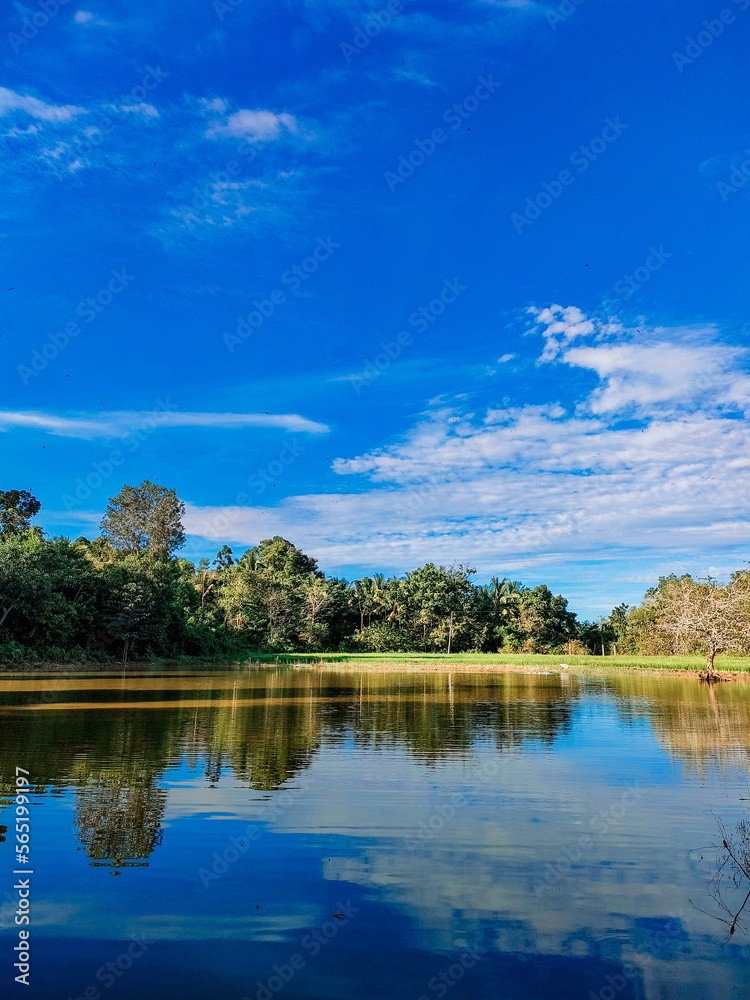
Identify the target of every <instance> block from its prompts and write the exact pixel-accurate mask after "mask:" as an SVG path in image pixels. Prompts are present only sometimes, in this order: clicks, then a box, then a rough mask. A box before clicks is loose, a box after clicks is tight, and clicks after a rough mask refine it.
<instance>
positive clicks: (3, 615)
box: [0, 604, 13, 625]
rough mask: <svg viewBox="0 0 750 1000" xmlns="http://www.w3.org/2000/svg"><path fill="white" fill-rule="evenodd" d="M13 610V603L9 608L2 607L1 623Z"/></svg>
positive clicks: (0, 623)
mask: <svg viewBox="0 0 750 1000" xmlns="http://www.w3.org/2000/svg"><path fill="white" fill-rule="evenodd" d="M12 610H13V605H12V604H10V605H8V607H7V608H3V609H2V611H3V613H2V615H0V625H2V624H3V622H4V621H5V619H6V618H7V617H8V615H9V614H10V613H11V611H12Z"/></svg>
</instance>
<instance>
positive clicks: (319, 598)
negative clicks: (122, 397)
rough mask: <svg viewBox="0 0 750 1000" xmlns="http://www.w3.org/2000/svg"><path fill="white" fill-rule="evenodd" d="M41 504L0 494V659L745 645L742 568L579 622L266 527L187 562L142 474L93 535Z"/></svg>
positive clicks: (170, 507) (466, 581) (525, 594)
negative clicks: (317, 553) (240, 544)
mask: <svg viewBox="0 0 750 1000" xmlns="http://www.w3.org/2000/svg"><path fill="white" fill-rule="evenodd" d="M40 509H41V508H40V504H39V501H38V500H37V499H36V498H35V497H33V496H32V495H31V494H30V493H28V492H26V491H20V490H10V491H7V492H2V491H0V661H3V662H8V661H10V662H14V661H24V660H26V661H28V660H34V659H43V660H51V661H63V662H64V661H76V660H97V659H99V660H111V659H121V660H123V661H128V660H133V659H148V658H154V657H178V656H197V657H220V656H222V655H230V654H237V653H239V654H242V653H245V652H247V653H252V652H255V651H259V652H265V653H268V652H296V651H303V652H304V651H306V652H311V653H317V652H324V651H340V652H358V651H359V652H376V653H391V652H424V653H451V652H454V653H458V652H478V653H479V652H481V653H494V652H513V653H515V652H523V653H561V654H568V655H573V654H585V653H601V654H605V653H606V654H612V653H615V654H616V653H641V654H672V653H679V652H696V651H698V650H702V651H703V652H705V653H706V655H707V662H708V666H709V669H710V670H712V669H713V658H714V656H715V654H716V653H717V652H720V651H725V650H726V651H734V652H738V653H750V571H748V570H739V571H737V572H736V573H734V574H733V576H732V579H731V581H730V582H729V583H728V584H727V585H721V584H719V583H717V582H716V581H713V580H704V581H701V580H694V579H693V578H692V577H690V576H688V575H684V576H681V577H676V576H670V577H664V578H662V579H660V580H659V583H658V585H657V586H656V587H654V588H652V589H651V590H649V591H648V592H647V594H646V596H645V598H644V600H643V602H642V603H641V604H640V605H639V606H638V607H635V608H628V607H627V605H624V604H621V605H619V606H618V607H616V608H614V609H613V611H612V613H611V614H610V615H609V616H608V617H606V618H604V619H602V620H601V621H599V622H593V623H592V622H583V621H579V620H578V618H577V617H576V615H575V614H574V613H573V612H572V611H570V610H569V609H568V602H567V600H566V599H565V598H564V597H563V596H562V595H559V594H558V595H555V594H553V593H552V591H551V590H550V589H549V588H548V587H546V586H545V585H540V586H537V587H526V586H524V585H523V584H522V583H521V582H520V581H517V580H511V579H508V578H506V577H502V578H499V577H492V579H491V581H490V583H489V584H486V585H481V586H480V585H477V584H475V583H474V582H473V580H472V576H473V575H474V572H475V571H474V570H473V569H472V568H471V567H468V566H464V565H454V566H450V567H445V566H436V565H434V564H433V563H427V564H425V565H424V566H420V567H418V568H417V569H414V570H412V571H411V572H409V573H407V574H406V575H405V576H403V577H390V578H386V577H384V576H383V575H380V574H375V575H373V576H366V577H363V578H362V579H359V580H355V581H353V582H350V581H347V580H343V579H339V578H337V577H326V576H325V574H324V573H323V572H322V571H321V570H320V569H319V567H318V564H317V561H316V560H315V559H314V558H312V557H311V556H308V555H306V554H305V553H304V552H302V551H301V550H300V549H298V548H297V547H296V546H295V545H293V544H292V543H291V542H289V541H287V540H286V539H284V538H281V537H280V536H278V535H277V536H275V537H273V538H268V539H264V540H263V541H261V542H259V543H258V544H257V545H255V546H252V547H251V548H248V549H247V550H246V551H245V552H243V553H242V555H241V556H240V557H239V558H235V553H234V552H233V551H232V549H231V548H230V547H229V546H228V545H224V546H222V547H221V548H220V549H219V551H218V552H217V554H216V557H215V558H214V559H213V560H208V559H202V560H201V561H200V562H199V563H198V564H197V565H196V564H195V563H193V562H191V561H189V560H186V559H182V558H180V557H179V556H178V555H177V553H178V551H179V549H180V548H182V546H183V545H184V543H185V535H184V529H183V520H182V519H183V515H184V504H183V503H182V501H180V500H179V498H178V497H177V495H176V493H175V491H174V490H172V489H167V488H166V487H164V486H159V485H156V484H154V483H151V482H149V481H148V480H146V481H144V482H143V483H141V485H140V486H138V487H134V486H123V488H122V489H121V490H120V492H119V493H118V494H117V495H116V496H114V497H112V498H111V499H110V501H109V502H108V504H107V508H106V511H105V513H104V517H103V518H102V521H101V524H100V531H101V535H100V536H99V537H97V538H94V539H88V538H85V537H80V538H77V539H75V540H74V541H72V540H70V539H68V538H64V537H58V538H50V537H48V536H47V534H46V533H45V532H44V531H43V530H42V529H41V528H39V527H38V526H36V525H32V524H31V521H32V520H33V518H34V517H36V516H37V515H38V513H39V511H40Z"/></svg>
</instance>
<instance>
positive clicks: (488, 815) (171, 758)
mask: <svg viewBox="0 0 750 1000" xmlns="http://www.w3.org/2000/svg"><path fill="white" fill-rule="evenodd" d="M749 721H750V686H747V687H745V686H744V685H740V684H731V685H730V684H726V685H721V686H720V687H717V688H713V689H710V688H708V687H707V686H705V685H699V684H698V683H697V682H696V681H693V680H682V679H675V678H653V677H645V676H639V675H627V676H623V677H616V678H607V679H603V678H585V677H580V676H575V675H574V676H568V675H559V674H557V673H554V674H542V675H534V674H464V673H454V674H449V673H425V674H415V673H408V672H404V673H391V672H389V673H378V672H368V673H363V674H361V675H360V674H357V673H355V672H349V671H347V672H340V673H338V672H335V671H331V670H324V671H320V670H314V669H302V670H295V669H273V670H253V671H247V670H246V669H244V670H240V669H238V670H234V671H227V670H221V671H217V672H215V673H212V672H207V673H202V674H195V673H185V674H177V673H171V674H143V675H133V676H129V677H126V678H121V677H118V678H111V677H102V676H94V675H88V676H81V675H77V676H70V677H55V678H53V679H50V681H47V680H43V681H41V682H40V681H39V680H35V679H32V678H15V677H5V678H1V679H0V727H2V736H3V739H2V742H1V743H0V776H1V777H2V781H3V785H2V793H3V795H4V796H5V797H4V798H3V799H2V800H1V802H2V804H3V805H5V804H6V803H8V795H9V793H10V792H11V790H12V784H11V782H12V775H13V774H14V768H15V766H16V764H19V763H20V764H21V765H22V766H23V767H24V768H26V769H28V770H29V771H30V773H31V776H32V778H33V780H34V783H35V790H36V796H35V805H34V814H33V815H34V822H35V826H34V830H35V848H34V849H35V850H36V852H37V853H36V859H37V860H36V861H35V864H36V865H37V866H38V868H39V870H40V872H42V873H43V875H41V876H40V878H41V880H42V882H41V884H42V889H40V890H39V892H40V895H39V899H38V903H39V907H40V910H39V911H37V912H41V914H42V918H41V919H42V924H41V926H40V927H39V930H38V933H39V935H43V941H44V943H43V944H40V947H39V950H38V953H37V954H38V955H39V970H40V971H39V979H38V989H39V992H38V993H37V994H35V995H38V996H40V997H46V996H50V997H51V996H58V995H59V989H58V986H57V985H56V984H55V978H54V969H55V968H59V967H60V964H62V967H64V968H65V969H66V970H67V971H66V975H67V977H68V979H67V980H66V983H67V982H68V981H69V983H70V985H69V989H70V991H71V992H70V995H71V996H72V997H73V996H78V995H81V992H82V991H83V989H84V988H85V986H86V985H87V984H88V983H89V982H91V981H92V977H93V976H95V974H96V971H97V969H98V968H99V966H100V965H101V963H102V962H103V961H104V960H105V959H106V958H107V957H108V955H109V952H111V951H112V947H113V946H112V942H116V943H117V947H121V946H122V947H125V945H126V944H127V941H128V940H129V939H130V938H133V937H135V936H137V935H138V934H146V935H147V936H148V938H149V940H153V941H155V942H156V944H155V945H154V946H153V947H149V948H148V949H147V950H146V952H145V954H144V956H143V958H142V959H139V962H138V964H137V966H134V967H133V969H132V970H129V971H128V976H127V979H125V978H123V981H122V983H120V982H119V981H118V982H117V983H114V984H113V985H112V986H111V995H113V996H114V995H117V991H118V990H121V993H122V996H123V997H124V996H128V997H140V996H143V997H146V996H151V995H153V992H152V991H153V977H157V979H158V981H159V983H160V988H159V995H160V996H162V997H164V998H171V997H172V996H173V995H174V996H175V997H176V996H182V997H188V998H192V997H196V998H197V997H199V996H200V997H203V996H206V995H210V996H212V997H215V998H217V1000H223V998H224V997H232V998H234V1000H240V998H241V997H243V996H251V997H255V996H256V995H257V996H259V997H262V998H263V1000H269V996H274V995H277V993H278V994H279V995H282V996H286V995H289V996H297V997H318V996H320V997H323V996H325V997H338V996H342V997H343V996H348V997H350V996H352V995H356V996H373V997H375V996H377V997H384V996H388V997H391V996H393V997H404V998H407V997H412V998H414V1000H416V998H417V997H421V996H428V997H442V996H448V995H449V996H451V997H452V996H455V997H456V998H458V997H459V996H461V997H467V998H468V997H477V998H485V1000H492V998H495V997H501V996H502V997H508V996H518V997H535V996H540V997H541V996H545V997H546V996H549V995H555V996H562V997H568V996H570V997H574V996H580V997H586V996H589V994H590V993H593V995H594V996H595V997H596V996H600V997H601V998H602V1000H606V998H609V1000H612V996H617V997H640V996H645V997H649V998H651V997H653V998H656V997H659V998H660V1000H661V998H662V997H672V996H675V997H677V996H680V997H706V998H713V997H719V996H722V997H724V996H730V995H732V992H733V990H735V988H737V987H739V988H741V989H746V988H747V986H748V982H747V972H746V971H745V969H746V959H747V957H748V952H747V948H746V945H745V944H744V942H739V943H738V942H736V941H732V942H731V944H728V943H727V941H726V940H725V934H724V931H723V929H722V928H721V927H719V926H718V924H717V923H716V922H715V921H712V919H711V918H710V917H709V916H708V915H706V914H703V913H701V912H700V910H699V909H698V908H696V906H695V905H693V902H691V900H693V901H700V902H702V896H701V893H705V876H706V866H705V865H704V864H703V861H702V859H700V857H699V856H695V855H693V856H689V852H690V851H691V849H693V848H695V847H696V846H698V845H700V844H702V843H704V842H705V841H706V837H707V835H708V836H710V834H712V833H713V828H712V826H711V822H712V821H711V818H710V815H709V814H708V812H707V810H708V808H709V807H711V808H715V809H719V810H722V811H723V815H725V817H726V819H727V822H728V823H730V822H731V821H732V817H733V815H734V814H736V815H739V814H740V813H741V810H742V808H743V807H742V805H741V804H740V796H741V795H742V794H746V793H744V792H743V791H742V789H743V787H744V784H745V782H746V780H747V764H748V748H749V747H750V727H748V722H749ZM7 815H10V813H9V812H3V813H2V814H0V820H3V821H4V822H5V823H8V820H7V819H6V818H5V817H6V816H7ZM8 839H9V838H8ZM3 849H5V845H3ZM76 849H78V850H76ZM7 856H8V855H7V854H5V855H4V854H3V853H2V851H0V858H3V857H7ZM112 873H120V874H121V875H122V877H121V878H120V879H113V880H105V881H102V877H103V876H106V875H108V874H112ZM347 905H350V906H351V907H353V908H354V910H355V911H356V912H354V913H353V915H352V917H351V920H349V918H346V920H345V919H344V916H342V915H341V914H342V912H343V911H342V910H341V907H346V906H347ZM334 913H338V914H339V916H338V917H336V918H333V917H332V914H334ZM326 927H329V932H330V927H333V928H335V933H334V934H333V936H331V937H326V931H325V928H326ZM316 931H320V934H322V936H323V937H322V942H323V943H320V947H319V949H318V952H316V954H315V955H312V950H313V946H312V945H310V946H309V947H307V948H306V947H305V946H304V945H303V942H304V941H305V939H306V936H309V935H314V933H315V932H316ZM72 940H74V941H75V945H74V946H73V945H72V944H71V941H72ZM310 940H311V941H315V940H316V938H315V937H314V936H313V937H312V938H311V939H310ZM470 947H471V948H475V949H481V958H478V959H477V960H476V962H475V964H473V965H471V966H470V967H469V966H466V967H461V966H460V957H461V955H464V954H465V953H466V949H467V948H470ZM115 954H116V951H115ZM293 954H299V955H300V956H301V959H300V961H302V960H304V966H300V968H299V969H295V970H294V976H293V981H292V980H290V983H289V985H288V986H287V985H284V984H282V985H283V990H279V991H276V990H275V989H273V988H271V987H269V986H268V981H269V978H270V977H272V976H274V975H277V976H278V975H279V974H278V973H274V972H273V968H274V965H278V966H280V967H283V968H284V969H286V968H287V966H288V965H289V961H290V956H291V955H293ZM477 954H478V953H477ZM383 955H388V958H389V965H388V967H387V968H385V967H384V966H383V961H382V956H383ZM467 961H468V960H467ZM456 962H459V965H456ZM56 963H57V965H56ZM290 968H291V966H290ZM461 968H463V971H461ZM451 969H452V972H451ZM441 972H442V973H444V974H445V976H444V978H442V979H441V978H440V974H441ZM459 973H460V975H459ZM45 977H46V978H45ZM149 977H150V978H149ZM165 977H166V980H167V982H166V985H164V981H165ZM94 981H95V980H94ZM430 984H432V985H430ZM66 988H68V986H67V985H66ZM264 989H265V990H266V991H270V992H269V994H268V995H266V994H264V993H263V990H264ZM55 990H57V992H55ZM75 990H78V991H79V992H72V991H75ZM443 990H444V991H445V992H442V991H443ZM609 990H614V994H610V993H609V992H608V991H609ZM66 995H67V994H66ZM108 995H110V990H109V988H108Z"/></svg>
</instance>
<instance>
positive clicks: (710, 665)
mask: <svg viewBox="0 0 750 1000" xmlns="http://www.w3.org/2000/svg"><path fill="white" fill-rule="evenodd" d="M715 656H716V650H715V649H709V651H708V653H707V654H706V670H707V671H708V673H709V674H710V675H711V676H713V674H714V657H715Z"/></svg>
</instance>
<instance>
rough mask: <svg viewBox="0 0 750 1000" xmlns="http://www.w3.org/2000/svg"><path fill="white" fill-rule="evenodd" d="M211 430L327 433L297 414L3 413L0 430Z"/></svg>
mask: <svg viewBox="0 0 750 1000" xmlns="http://www.w3.org/2000/svg"><path fill="white" fill-rule="evenodd" d="M144 424H145V425H146V426H155V427H160V428H161V427H163V428H166V427H209V428H213V429H215V430H238V429H242V428H248V427H278V428H282V429H283V430H286V431H292V432H301V433H309V434H325V433H327V432H328V430H329V428H328V427H327V425H326V424H321V423H317V422H316V421H314V420H308V419H307V418H306V417H301V416H299V414H296V413H177V412H174V411H171V410H163V411H159V410H157V411H142V412H139V411H119V412H112V413H108V414H106V415H105V416H92V415H91V414H83V415H79V416H75V417H61V416H58V415H56V414H52V413H40V412H14V411H9V410H4V411H0V431H8V430H10V429H11V428H14V427H17V428H32V429H36V430H43V431H47V432H48V433H50V434H56V435H58V436H60V437H70V438H84V439H87V440H92V439H94V438H112V437H119V436H122V435H125V434H129V433H131V432H132V431H134V430H135V429H137V428H139V427H141V426H143V425H144Z"/></svg>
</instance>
